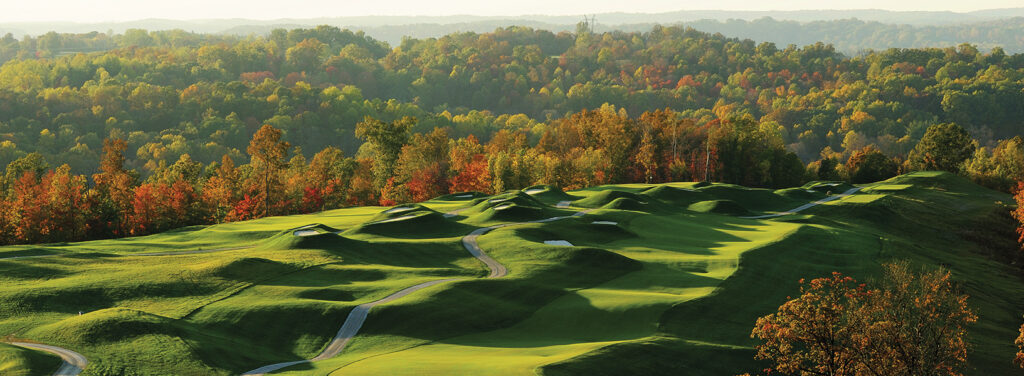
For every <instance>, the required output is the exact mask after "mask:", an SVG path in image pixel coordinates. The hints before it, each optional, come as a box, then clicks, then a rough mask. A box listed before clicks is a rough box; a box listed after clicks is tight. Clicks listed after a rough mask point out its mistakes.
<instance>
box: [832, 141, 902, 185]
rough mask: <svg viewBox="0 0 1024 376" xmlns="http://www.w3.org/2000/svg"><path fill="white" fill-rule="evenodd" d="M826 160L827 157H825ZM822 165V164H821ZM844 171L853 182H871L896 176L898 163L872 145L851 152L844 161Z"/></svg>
mask: <svg viewBox="0 0 1024 376" xmlns="http://www.w3.org/2000/svg"><path fill="white" fill-rule="evenodd" d="M826 160H827V159H826ZM822 165H823V166H824V164H822ZM846 171H847V173H848V174H849V175H850V176H849V178H850V182H851V183H854V184H859V183H872V182H876V181H879V180H885V179H888V178H891V177H893V176H896V174H897V172H899V165H897V164H896V161H894V160H892V159H891V158H889V157H886V156H885V154H882V151H881V150H878V148H877V147H875V146H874V145H868V146H865V147H864V148H863V149H860V150H857V151H855V152H853V155H852V156H850V159H849V160H847V161H846Z"/></svg>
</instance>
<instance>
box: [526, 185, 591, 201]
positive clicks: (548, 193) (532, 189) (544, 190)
mask: <svg viewBox="0 0 1024 376" xmlns="http://www.w3.org/2000/svg"><path fill="white" fill-rule="evenodd" d="M521 191H522V192H523V193H526V194H528V195H530V196H533V197H534V198H536V199H538V200H542V201H545V202H560V201H572V200H576V199H579V197H577V196H572V195H569V194H567V193H565V192H564V191H562V189H560V188H558V187H555V186H551V185H534V186H529V187H526V188H523V189H522V190H521Z"/></svg>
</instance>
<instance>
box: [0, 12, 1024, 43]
mask: <svg viewBox="0 0 1024 376" xmlns="http://www.w3.org/2000/svg"><path fill="white" fill-rule="evenodd" d="M582 18H583V16H579V15H572V16H538V15H525V16H514V17H504V16H503V17H485V16H469V15H461V16H434V17H427V16H422V17H407V16H401V17H399V16H361V17H324V18H311V19H279V20H248V19H209V20H188V21H181V20H167V19H145V20H137V21H128V22H108V23H73V22H46V23H10V24H0V35H3V34H7V33H10V34H12V35H13V37H15V38H22V37H23V36H24V35H42V34H45V33H47V32H50V31H57V32H61V33H89V32H93V31H98V32H108V31H113V32H114V33H123V32H125V31H126V30H129V29H145V30H149V31H156V30H174V29H180V30H184V31H190V32H196V33H217V34H227V35H240V36H245V35H253V34H255V35H268V34H270V32H271V31H272V30H274V29H294V28H301V27H309V26H315V25H331V26H336V27H340V28H347V29H351V30H362V31H364V32H366V34H367V35H369V36H371V37H373V38H374V39H377V40H382V41H385V42H387V43H389V44H390V45H392V46H394V45H397V44H399V43H400V42H401V41H402V38H404V37H412V38H420V39H422V38H439V37H442V36H445V35H448V34H452V33H459V32H475V33H486V32H491V31H494V30H495V29H497V28H503V27H508V26H528V27H532V28H536V29H543V30H550V31H552V32H555V33H558V32H562V31H575V29H576V24H577V23H578V22H579V21H580V20H582ZM596 19H597V25H596V27H595V30H596V31H602V32H603V31H614V30H621V31H626V32H632V31H646V30H650V29H651V26H653V25H656V24H660V25H666V26H667V25H685V26H690V27H693V28H695V29H697V30H701V31H706V32H712V33H722V34H723V35H726V36H729V37H738V38H749V39H753V40H755V41H757V42H763V41H768V42H773V43H775V44H777V45H780V46H786V45H789V44H795V45H797V46H805V45H809V44H813V43H815V42H819V41H821V42H825V43H831V44H833V45H835V47H836V49H837V50H839V51H841V52H843V53H845V54H856V53H859V52H861V51H863V50H867V49H874V50H883V49H887V48H892V47H899V48H913V47H948V46H954V45H958V44H961V43H970V44H974V45H977V46H978V47H979V48H981V49H982V50H986V51H987V50H990V49H991V48H992V47H996V46H1000V47H1003V48H1004V49H1005V50H1006V51H1007V52H1011V53H1016V52H1024V38H1022V37H1021V35H1024V33H1022V31H1024V8H1011V9H992V10H983V11H976V12H968V13H955V12H893V11H885V10H807V11H785V12H783V11H676V12H666V13H655V14H644V13H604V14H598V15H596Z"/></svg>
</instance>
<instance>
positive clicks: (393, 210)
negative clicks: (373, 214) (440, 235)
mask: <svg viewBox="0 0 1024 376" xmlns="http://www.w3.org/2000/svg"><path fill="white" fill-rule="evenodd" d="M413 209H416V208H415V207H412V206H396V207H393V208H391V209H388V210H385V211H384V212H385V213H388V214H393V213H402V212H407V211H410V210H413Z"/></svg>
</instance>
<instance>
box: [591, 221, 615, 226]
mask: <svg viewBox="0 0 1024 376" xmlns="http://www.w3.org/2000/svg"><path fill="white" fill-rule="evenodd" d="M590 224H593V225H612V226H615V225H617V224H619V222H612V221H593V222H590Z"/></svg>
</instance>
